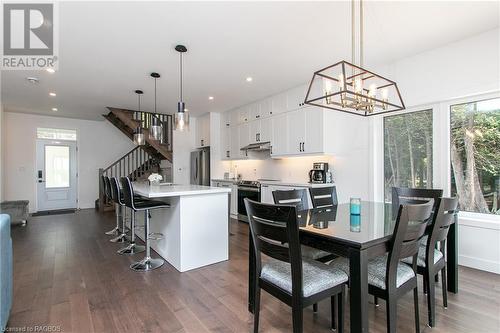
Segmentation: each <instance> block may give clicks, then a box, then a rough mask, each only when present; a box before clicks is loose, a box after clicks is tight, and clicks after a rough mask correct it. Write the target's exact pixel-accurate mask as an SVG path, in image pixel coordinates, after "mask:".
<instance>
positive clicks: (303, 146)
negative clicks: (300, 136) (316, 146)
mask: <svg viewBox="0 0 500 333" xmlns="http://www.w3.org/2000/svg"><path fill="white" fill-rule="evenodd" d="M302 151H306V143H305V142H302Z"/></svg>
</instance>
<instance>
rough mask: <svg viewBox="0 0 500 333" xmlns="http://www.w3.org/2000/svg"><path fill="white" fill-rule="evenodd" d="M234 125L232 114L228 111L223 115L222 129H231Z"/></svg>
mask: <svg viewBox="0 0 500 333" xmlns="http://www.w3.org/2000/svg"><path fill="white" fill-rule="evenodd" d="M231 124H232V112H231V111H227V112H224V113H223V114H222V117H221V128H225V127H229V126H231Z"/></svg>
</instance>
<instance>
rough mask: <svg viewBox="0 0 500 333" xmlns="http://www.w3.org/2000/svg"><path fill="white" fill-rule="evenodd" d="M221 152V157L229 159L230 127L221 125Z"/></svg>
mask: <svg viewBox="0 0 500 333" xmlns="http://www.w3.org/2000/svg"><path fill="white" fill-rule="evenodd" d="M220 139H221V152H222V154H221V155H222V159H223V160H229V159H231V128H230V127H223V128H222V131H221V136H220Z"/></svg>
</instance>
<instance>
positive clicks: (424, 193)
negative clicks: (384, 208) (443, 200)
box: [392, 187, 443, 216]
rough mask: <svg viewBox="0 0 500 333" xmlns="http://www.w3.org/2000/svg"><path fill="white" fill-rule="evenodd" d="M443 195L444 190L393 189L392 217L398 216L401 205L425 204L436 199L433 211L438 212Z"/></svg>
mask: <svg viewBox="0 0 500 333" xmlns="http://www.w3.org/2000/svg"><path fill="white" fill-rule="evenodd" d="M442 195H443V190H440V189H427V188H407V187H393V188H392V214H393V215H392V216H396V214H397V213H398V209H399V206H400V205H418V204H423V203H425V202H427V201H429V200H430V199H434V206H433V209H432V211H433V212H436V211H437V209H438V205H439V200H438V199H439V198H440V197H441V196H442Z"/></svg>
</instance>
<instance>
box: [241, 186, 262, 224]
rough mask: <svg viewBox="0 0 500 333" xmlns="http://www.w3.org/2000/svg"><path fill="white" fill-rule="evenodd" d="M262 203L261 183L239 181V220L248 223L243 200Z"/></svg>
mask: <svg viewBox="0 0 500 333" xmlns="http://www.w3.org/2000/svg"><path fill="white" fill-rule="evenodd" d="M245 198H248V199H250V200H254V201H258V202H260V182H259V181H257V180H240V181H238V220H240V221H245V222H248V217H247V209H246V207H245V202H244V201H243V199H245Z"/></svg>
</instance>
